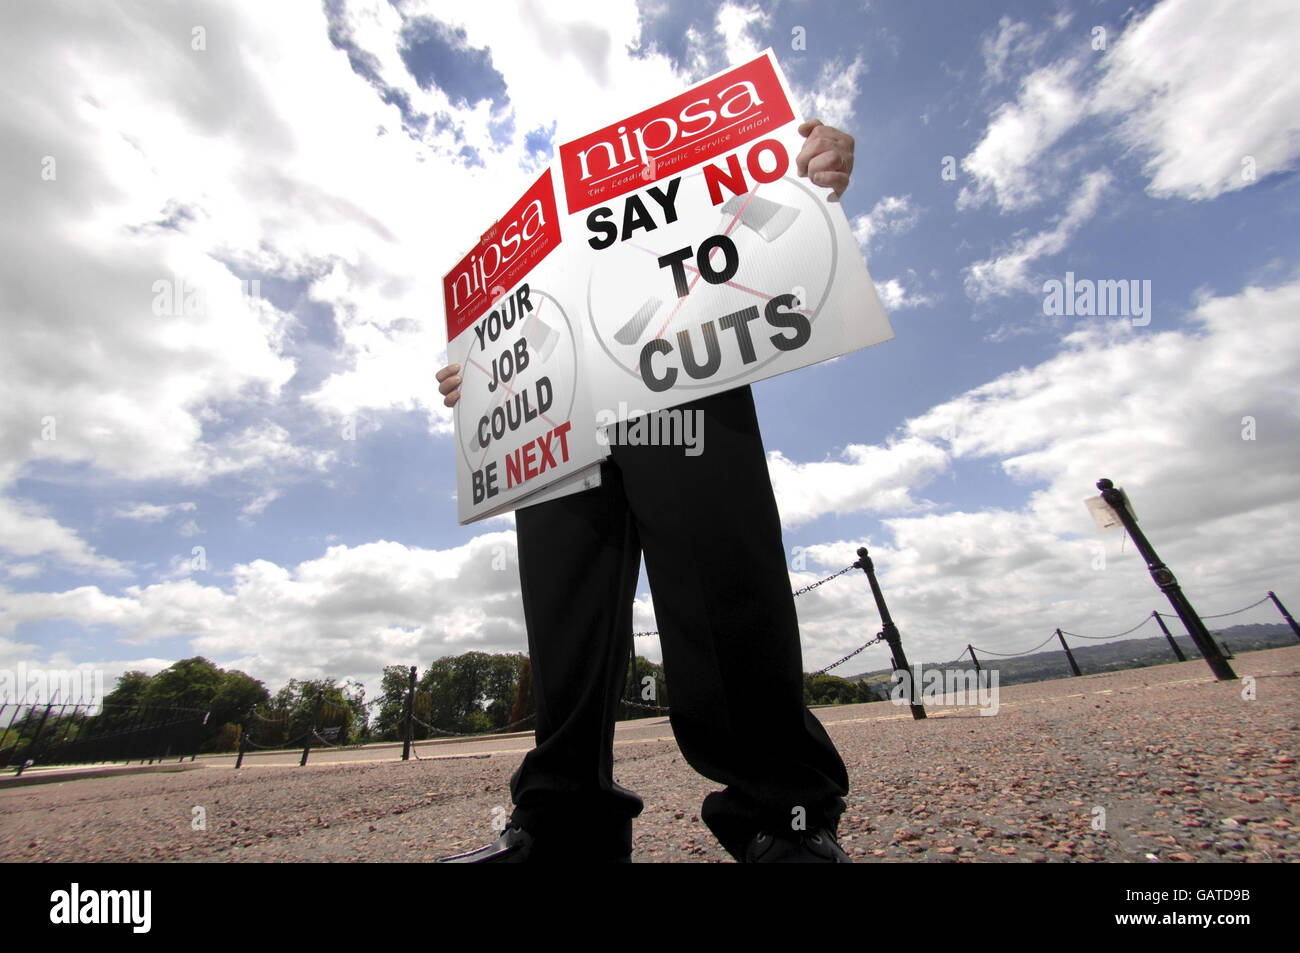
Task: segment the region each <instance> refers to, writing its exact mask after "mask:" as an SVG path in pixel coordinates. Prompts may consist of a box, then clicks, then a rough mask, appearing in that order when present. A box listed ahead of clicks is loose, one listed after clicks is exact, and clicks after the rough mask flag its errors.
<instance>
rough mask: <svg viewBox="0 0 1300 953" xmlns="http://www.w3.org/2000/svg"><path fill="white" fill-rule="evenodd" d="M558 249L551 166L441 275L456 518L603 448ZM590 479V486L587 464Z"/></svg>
mask: <svg viewBox="0 0 1300 953" xmlns="http://www.w3.org/2000/svg"><path fill="white" fill-rule="evenodd" d="M562 252H563V243H562V240H561V234H560V229H559V217H558V214H557V210H556V203H555V190H554V185H553V180H552V177H551V171H550V170H549V169H547V170H546V171H545V172H544V173H542V175H541V176H540V177H539V178H538V179H537V181H536V182H534V183H533V185H532V187H531V188H529V190H528V191H527V192H526V193H525V194H524V195H523V197H522V198H520V199H519V201H518V202H516V203H515V204H514V205H513V206H512V207H511V209H510V210H509V211H508V212H507V213H506V214H505V215H504V216H503V217H502V218H501V219H500V220H499V221H498V222H497V223H496V224H495V225H493V226H492V228H490V229H489V230H488V231H487V232H486V233H485V234H484V235H483V236H482V238H481V239H480V240H479V243H478V244H477V245H476V246H475V247H474V249H473V250H472V251H471V252H470V253H469V254H468V255H466V256H465V257H464V258H463V259H462V260H461V261H460V262H459V263H458V264H457V265H456V267H455V268H453V269H452V270H451V271H450V272H448V273H447V274H446V275H445V276H444V277H443V297H444V299H445V307H446V315H447V342H448V343H447V356H448V359H449V360H450V361H451V362H452V363H456V364H459V365H460V367H461V387H460V392H461V396H460V400H459V401H458V402H457V403H456V407H455V411H454V418H455V430H456V455H457V458H456V475H457V479H456V491H457V510H458V517H459V519H460V522H461V523H467V522H471V521H473V520H476V519H482V518H484V517H486V516H492V515H494V514H498V513H501V512H504V511H507V510H509V509H511V508H513V507H514V506H517V505H518V503H519V501H520V500H521V499H522V498H523V497H525V496H527V495H529V494H530V493H533V492H535V491H537V490H539V489H542V488H546V487H550V488H551V489H552V490H553V491H554V490H555V488H554V487H553V486H552V485H553V484H555V483H556V482H557V481H563V480H567V479H569V478H571V477H574V476H577V475H580V474H581V473H582V471H584V470H586V469H587V468H589V467H591V466H592V465H593V464H596V463H598V462H599V461H600V460H601V459H602V458H603V457H604V455H605V453H606V452H607V451H606V449H605V448H603V447H602V446H600V445H599V444H598V443H597V441H596V431H595V428H594V426H593V424H592V421H593V419H594V415H593V411H592V409H591V406H590V394H591V391H590V389H589V388H588V387H587V386H585V377H584V361H585V354H584V347H583V342H582V332H581V329H580V328H579V327H577V326H576V316H575V315H573V314H572V313H571V311H572V304H571V301H572V300H574V295H573V293H572V291H571V290H570V285H571V275H570V273H569V272H568V270H567V268H568V264H567V262H566V260H565V259H564V257H563V254H562ZM583 479H584V477H581V476H579V478H578V479H577V480H576V481H571V482H569V483H568V484H567V486H568V488H569V491H570V492H572V491H576V490H579V489H584V488H585V486H584V485H583ZM585 479H586V480H587V483H586V486H591V485H596V484H593V483H591V482H590V481H591V479H592V477H591V475H590V474H587V475H586V477H585ZM594 479H596V480H597V481H598V480H599V474H598V473H597V475H596V476H595V478H594ZM555 495H559V492H552V493H551V494H550V497H549V498H553V497H554V496H555Z"/></svg>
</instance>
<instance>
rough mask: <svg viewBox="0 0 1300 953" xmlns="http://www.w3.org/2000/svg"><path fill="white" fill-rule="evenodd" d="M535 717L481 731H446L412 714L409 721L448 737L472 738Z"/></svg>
mask: <svg viewBox="0 0 1300 953" xmlns="http://www.w3.org/2000/svg"><path fill="white" fill-rule="evenodd" d="M535 718H536V716H535V715H529V716H528V717H527V718H520V719H519V720H518V721H512V722H510V724H508V725H506V726H505V727H504V728H485V729H484V730H482V731H448V730H447V729H446V728H439V727H437V726H436V725H431V724H429V723H428V722H427V721H424V720H423V719H420V718H417V717H415V716H414V715H412V716H411V721H413V722H415V723H416V724H418V725H420V726H421V727H424V728H427V729H429V730H430V731H436V732H438V733H439V734H440V735H445V736H447V737H449V738H474V737H476V736H478V735H499V734H503V733H505V732H508V731H512V730H513V729H514V728H516V727H518V726H519V725H526V724H527V723H528V722H530V721H533V720H534V719H535ZM422 740H428V739H422Z"/></svg>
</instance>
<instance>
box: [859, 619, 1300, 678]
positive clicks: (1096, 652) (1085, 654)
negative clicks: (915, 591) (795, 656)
mask: <svg viewBox="0 0 1300 953" xmlns="http://www.w3.org/2000/svg"><path fill="white" fill-rule="evenodd" d="M1165 624H1166V625H1169V622H1168V620H1166V623H1165ZM1170 628H1171V629H1172V628H1173V626H1172V625H1171V626H1170ZM1210 632H1211V634H1212V635H1213V636H1214V638H1215V639H1216V640H1217V641H1218V643H1219V645H1220V646H1221V647H1226V648H1227V650H1228V652H1227V654H1231V653H1233V652H1254V651H1258V650H1260V649H1276V648H1281V647H1283V646H1287V645H1295V644H1296V636H1295V633H1294V632H1292V631H1291V627H1290V626H1289V625H1287V624H1286V623H1285V622H1277V623H1267V624H1258V623H1257V624H1254V625H1234V626H1230V627H1228V628H1226V629H1211V630H1210ZM903 639H904V642H903V647H904V648H907V641H906V640H907V635H906V634H904V635H903ZM1065 641H1066V644H1067V645H1069V646H1070V651H1071V652H1073V653H1074V660H1075V661H1076V662H1078V663H1079V670H1080V671H1081V672H1083V674H1084V675H1095V674H1097V673H1098V672H1114V671H1118V670H1120V669H1126V668H1145V667H1147V666H1148V665H1163V664H1165V663H1166V662H1176V661H1178V659H1177V658H1175V657H1174V653H1173V650H1172V649H1170V648H1169V643H1168V641H1166V640H1165V637H1164V636H1163V635H1160V636H1157V637H1155V638H1150V637H1147V638H1142V639H1124V640H1123V641H1121V642H1106V643H1103V644H1101V645H1096V644H1092V643H1088V642H1083V641H1081V640H1080V639H1072V638H1070V637H1069V636H1068V635H1067V636H1066V637H1065ZM1174 641H1175V642H1177V643H1178V647H1179V648H1180V649H1182V652H1183V655H1185V656H1186V657H1187V660H1188V661H1191V660H1192V659H1199V658H1200V657H1201V653H1200V652H1199V651H1197V648H1196V645H1195V643H1193V642H1192V640H1191V637H1190V636H1187V635H1181V636H1180V635H1175V636H1174ZM1051 644H1052V645H1059V643H1057V642H1056V641H1055V639H1053V641H1052V643H1051ZM975 654H976V656H977V657H979V660H980V666H981V667H983V668H996V669H997V670H998V684H999V685H1015V684H1017V683H1019V682H1041V681H1045V680H1047V679H1052V678H1062V677H1068V676H1070V675H1073V674H1074V673H1073V672H1071V671H1070V663H1069V660H1067V659H1066V657H1065V653H1064V652H1062V651H1061V650H1060V648H1057V649H1056V651H1054V652H1049V651H1043V652H1035V653H1034V654H1033V655H1022V656H1018V657H1016V658H998V657H996V656H993V655H989V656H984V655H981V654H980V651H979V648H978V647H976V649H975ZM952 667H953V668H958V667H960V668H969V667H970V656H969V655H967V656H966V657H965V660H964V661H963V662H959V663H956V664H954V665H953V666H952ZM942 668H943V666H941V665H932V664H929V663H926V664H924V665H922V670H923V671H929V670H931V669H942ZM889 676H890V670H889V669H877V670H876V671H872V672H862V673H861V674H858V675H846V676H845V678H846V680H848V681H850V682H867V683H868V684H872V685H875V684H880V685H888V684H889Z"/></svg>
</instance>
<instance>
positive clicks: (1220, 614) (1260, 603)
mask: <svg viewBox="0 0 1300 953" xmlns="http://www.w3.org/2000/svg"><path fill="white" fill-rule="evenodd" d="M1265 602H1268V596H1265V597H1264V598H1263V599H1260V600H1259V602H1252V603H1251V604H1250V605H1248V606H1245V607H1244V608H1241V609H1233V610H1232V611H1231V612H1216V613H1215V614H1214V615H1203V616H1201V618H1202V619H1222V618H1223V617H1224V616H1225V615H1236V614H1237V613H1239V612H1245V611H1246V609H1253V608H1255V606H1259V605H1263V604H1264V603H1265ZM1160 614H1161V615H1162V616H1164V617H1165V618H1166V619H1176V618H1178V616H1176V615H1165V613H1163V612H1162V613H1160Z"/></svg>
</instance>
